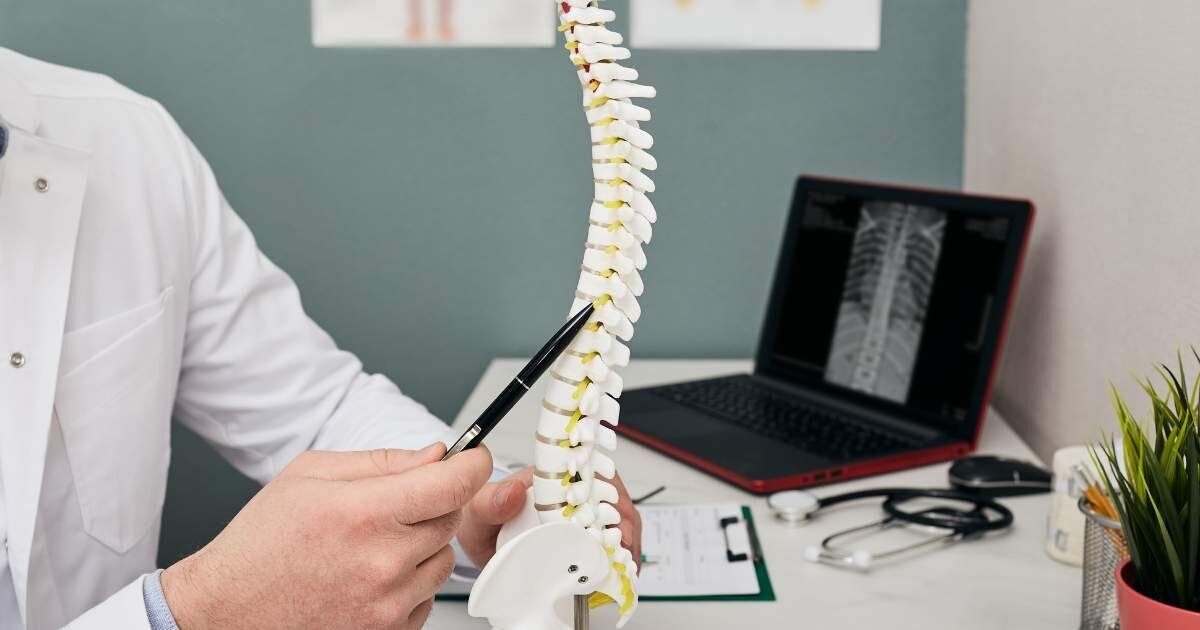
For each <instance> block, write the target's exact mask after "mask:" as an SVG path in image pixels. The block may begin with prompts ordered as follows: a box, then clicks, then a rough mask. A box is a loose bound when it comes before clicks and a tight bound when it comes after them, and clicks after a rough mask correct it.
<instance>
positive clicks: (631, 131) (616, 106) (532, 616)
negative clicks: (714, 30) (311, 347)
mask: <svg viewBox="0 0 1200 630" xmlns="http://www.w3.org/2000/svg"><path fill="white" fill-rule="evenodd" d="M558 5H559V13H560V15H559V18H560V22H561V25H562V26H561V27H560V30H561V31H562V32H563V34H564V35H565V36H566V42H567V50H568V51H569V53H570V59H571V62H572V63H574V64H575V65H576V66H577V67H578V73H579V81H580V84H581V85H582V86H583V106H584V110H585V113H586V115H587V120H588V124H589V125H590V127H591V141H592V149H591V151H592V176H593V180H594V184H595V194H594V196H593V200H592V203H591V209H590V211H589V223H590V226H589V227H588V237H587V247H586V249H585V251H584V255H583V264H582V265H581V272H580V274H579V284H578V285H577V286H576V288H575V301H574V303H573V304H572V305H571V313H577V312H578V311H579V310H580V309H583V308H585V307H586V306H587V304H588V303H592V304H594V305H595V306H596V310H595V313H594V314H593V315H592V317H591V319H590V321H589V323H588V325H587V327H586V328H585V329H584V330H583V331H582V332H581V333H580V334H579V336H578V337H577V338H576V339H575V340H574V342H573V343H572V345H571V347H570V349H569V350H568V351H567V352H566V353H564V354H563V356H562V357H561V358H560V359H559V360H558V361H557V362H556V363H555V364H554V366H553V367H552V368H551V371H550V376H551V378H550V379H549V384H548V386H547V387H546V393H545V397H544V398H543V400H542V408H541V415H540V417H539V419H538V429H537V436H536V441H535V445H534V448H535V453H534V476H533V493H532V495H533V496H532V501H531V503H532V506H531V508H530V509H531V510H532V511H533V512H535V513H536V516H534V515H533V514H531V513H528V512H527V513H526V514H525V515H523V516H522V517H521V518H519V519H517V520H516V521H514V522H512V523H510V524H509V525H506V526H505V528H504V530H503V531H502V532H501V535H500V539H499V540H498V541H497V542H498V544H499V549H498V550H497V552H496V556H495V557H494V558H493V559H492V561H491V562H489V563H488V565H487V566H486V567H485V568H484V570H483V572H482V573H481V575H480V577H479V580H478V581H477V582H476V584H475V588H474V589H473V590H472V592H471V600H470V603H469V605H468V612H470V613H471V614H472V615H476V616H484V617H487V618H488V620H489V621H491V623H492V624H493V626H495V627H496V628H501V629H503V630H518V629H519V630H558V629H560V628H569V623H568V621H567V620H566V619H564V617H563V614H562V609H561V608H559V607H558V606H559V604H560V603H561V602H563V601H564V599H565V598H568V597H571V596H575V595H583V596H589V597H588V600H589V604H590V605H591V606H592V607H596V606H600V605H603V604H607V603H615V604H616V605H617V607H618V610H619V611H620V621H619V622H618V626H620V625H624V623H625V622H626V621H628V620H629V618H630V616H631V615H632V614H633V611H634V608H635V607H636V606H637V588H636V587H637V565H636V563H635V561H636V559H635V558H633V557H632V555H631V554H630V552H629V550H628V549H625V548H623V547H622V546H621V532H620V529H618V524H619V523H620V521H621V515H620V514H619V513H618V512H617V509H616V507H615V505H616V503H617V489H616V488H615V487H614V486H613V484H612V483H611V480H612V479H613V477H614V475H616V466H615V465H614V463H613V460H612V457H611V456H610V454H611V453H612V452H613V450H614V449H615V448H616V445H617V436H616V433H614V432H613V429H612V428H611V427H613V426H616V424H617V416H618V414H619V412H620V405H618V404H617V401H616V397H617V396H620V395H621V388H622V381H621V376H620V374H618V373H617V371H616V369H615V368H618V367H623V366H625V365H627V364H628V363H629V348H627V347H626V346H625V344H623V343H622V340H623V341H628V340H629V338H630V337H632V336H633V324H634V322H636V321H637V320H638V318H639V316H640V315H641V309H640V307H639V306H638V302H637V296H639V295H641V294H642V288H643V287H642V279H641V276H640V275H639V274H638V271H639V270H641V269H644V268H645V266H646V257H645V255H644V254H643V253H642V245H644V244H646V243H649V242H650V233H651V224H653V223H654V221H655V219H656V215H655V212H654V206H653V205H652V204H651V203H650V200H649V199H648V198H647V197H646V193H648V192H653V191H654V182H653V181H652V180H651V179H650V178H649V177H647V176H646V175H644V174H643V173H642V171H643V170H654V169H655V168H656V167H657V164H656V162H655V160H654V158H653V157H652V156H651V155H650V154H649V153H647V152H646V151H647V150H648V149H649V148H650V147H651V145H652V144H653V143H654V139H653V138H652V137H651V136H650V134H648V133H646V132H645V131H642V130H641V129H640V128H639V123H641V122H644V121H647V120H649V119H650V112H649V111H648V110H646V109H644V108H642V107H638V106H637V105H634V104H633V103H632V101H631V99H633V98H640V97H652V96H654V88H651V87H647V86H643V85H638V84H636V83H633V81H636V80H637V78H638V73H637V71H636V70H633V69H630V68H626V67H624V66H622V65H621V64H619V63H618V61H621V60H624V59H628V58H629V56H630V55H629V50H628V49H626V48H621V47H620V46H619V44H621V42H622V38H621V36H620V35H619V34H617V33H614V32H612V31H610V30H608V29H607V28H606V27H605V25H606V24H608V23H609V22H611V21H612V20H613V19H615V14H614V13H613V12H612V11H608V10H604V9H600V8H599V7H598V6H597V5H598V2H596V1H589V0H567V1H565V2H560V3H558ZM539 522H540V524H538V523H539Z"/></svg>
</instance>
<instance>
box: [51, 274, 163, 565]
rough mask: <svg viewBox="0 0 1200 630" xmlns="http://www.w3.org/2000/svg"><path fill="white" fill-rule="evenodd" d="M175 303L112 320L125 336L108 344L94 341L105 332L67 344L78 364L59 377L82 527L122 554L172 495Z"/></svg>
mask: <svg viewBox="0 0 1200 630" xmlns="http://www.w3.org/2000/svg"><path fill="white" fill-rule="evenodd" d="M173 297H174V292H173V290H172V289H170V288H168V289H167V290H165V291H163V293H162V294H161V295H160V296H159V298H158V299H157V300H156V302H157V304H155V303H151V304H147V305H143V306H141V307H138V308H136V309H133V310H131V311H129V312H128V313H126V314H124V315H120V316H117V317H116V318H113V320H114V321H118V320H123V322H122V324H121V326H120V328H121V330H122V333H121V334H119V336H117V337H116V339H113V340H111V342H110V343H107V344H102V343H97V342H96V341H95V340H94V339H89V338H88V337H89V336H94V335H93V333H95V332H96V331H101V330H103V329H104V328H105V326H99V327H91V326H89V327H88V328H87V329H84V330H81V331H80V333H83V334H81V335H80V336H79V338H75V339H72V335H73V334H74V333H68V334H67V335H66V336H65V337H64V339H63V355H64V361H68V360H70V361H72V362H74V363H76V365H74V366H73V367H68V368H67V371H65V372H63V374H62V376H60V377H59V379H58V390H57V393H56V395H55V402H54V406H55V411H56V412H57V416H58V422H59V426H60V427H61V428H62V434H63V442H64V444H65V446H66V450H67V459H68V460H69V462H70V466H71V476H72V478H73V479H74V482H75V489H76V494H77V496H78V497H79V507H80V511H81V513H82V515H83V524H84V528H85V529H86V530H87V532H88V534H90V535H91V536H92V537H93V538H95V539H96V540H98V541H100V542H101V543H103V544H105V545H106V546H108V547H110V548H111V549H113V550H114V551H116V552H118V553H124V552H125V551H128V550H129V549H130V548H131V547H133V545H134V544H136V543H137V542H138V541H139V540H141V539H142V538H143V537H144V536H145V535H146V533H147V532H148V531H149V530H150V529H151V528H152V526H154V525H155V524H156V522H157V521H158V519H159V517H160V515H161V511H162V505H163V497H164V495H165V493H166V483H167V466H168V464H169V463H170V423H171V408H172V403H173V400H174V396H175V385H176V383H177V381H178V378H179V374H178V359H177V356H176V355H177V354H178V353H177V352H175V347H176V345H177V343H178V342H177V340H176V339H175V326H174V319H173V317H172V310H171V308H170V306H171V303H172V299H173ZM131 317H132V318H134V319H133V321H129V320H130V319H131ZM81 348H86V350H85V351H81V350H80V349H81ZM83 352H87V353H90V356H88V357H86V358H82V357H76V358H71V355H72V354H75V355H79V354H82V353H83ZM76 359H78V360H76Z"/></svg>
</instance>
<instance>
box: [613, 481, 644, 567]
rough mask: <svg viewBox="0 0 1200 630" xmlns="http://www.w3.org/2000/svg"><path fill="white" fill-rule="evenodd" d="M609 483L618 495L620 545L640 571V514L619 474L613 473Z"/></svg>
mask: <svg viewBox="0 0 1200 630" xmlns="http://www.w3.org/2000/svg"><path fill="white" fill-rule="evenodd" d="M610 483H612V484H613V486H614V487H616V489H617V496H619V497H620V500H619V501H617V505H616V508H617V512H618V513H619V514H620V515H621V522H620V524H619V525H618V526H619V527H620V528H621V545H622V546H624V547H625V548H626V549H628V550H629V552H630V553H631V554H632V555H633V561H634V562H636V563H637V566H638V571H641V568H642V515H641V514H638V511H637V506H635V505H634V504H633V499H632V498H630V496H629V490H627V489H626V488H625V482H623V481H621V475H613V478H612V479H611V480H610Z"/></svg>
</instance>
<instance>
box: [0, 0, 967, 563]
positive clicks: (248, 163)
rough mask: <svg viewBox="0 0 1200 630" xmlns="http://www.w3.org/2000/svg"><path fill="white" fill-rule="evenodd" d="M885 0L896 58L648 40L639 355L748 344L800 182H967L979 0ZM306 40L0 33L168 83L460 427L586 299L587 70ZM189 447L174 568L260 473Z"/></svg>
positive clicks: (291, 13)
mask: <svg viewBox="0 0 1200 630" xmlns="http://www.w3.org/2000/svg"><path fill="white" fill-rule="evenodd" d="M884 4H885V6H884V20H883V48H882V50H881V51H879V52H871V53H862V52H840V53H839V52H721V53H715V52H678V51H675V52H660V51H635V57H634V60H633V65H634V66H635V67H637V68H638V69H639V70H640V71H641V72H642V77H643V79H644V81H645V82H647V83H650V84H653V85H655V86H656V87H657V88H658V91H659V97H658V98H657V99H656V100H654V101H651V102H650V103H649V105H650V107H651V108H652V109H653V110H654V113H655V116H656V118H655V120H654V121H653V122H651V123H650V125H649V126H648V129H649V130H650V131H651V132H652V133H654V135H655V137H656V139H657V142H658V144H657V146H656V147H655V150H654V154H655V155H656V156H657V157H658V160H659V162H660V164H661V169H660V170H659V172H658V173H657V174H656V175H655V176H654V178H655V180H656V181H657V182H658V188H659V192H658V193H656V194H655V195H653V198H654V202H655V205H656V206H657V208H658V210H659V214H660V217H661V220H660V222H659V223H658V226H657V229H656V234H655V239H654V242H653V243H652V244H651V246H650V247H649V249H648V254H649V257H650V266H649V268H648V270H647V273H646V274H645V278H646V284H647V286H648V289H647V294H646V296H645V298H644V300H643V301H642V305H643V307H644V310H645V316H644V317H643V319H642V320H641V321H640V322H639V323H638V334H637V337H636V338H635V339H634V341H633V344H632V346H633V350H634V353H635V355H637V356H643V357H646V356H706V357H731V356H747V355H749V354H750V352H751V350H752V348H753V346H754V343H755V337H756V335H757V329H758V325H759V318H760V312H761V309H762V307H763V303H764V300H765V299H766V292H767V284H768V280H769V275H770V271H771V269H772V265H773V262H774V256H775V250H776V248H777V246H778V239H779V233H780V229H781V227H782V225H783V221H784V213H785V209H786V205H787V201H788V197H789V193H790V187H791V181H792V179H793V178H794V177H795V176H796V175H797V174H799V173H802V172H807V173H827V174H835V175H841V176H852V177H863V178H881V179H888V180H898V181H904V182H911V183H918V184H930V185H938V186H957V185H958V184H959V182H960V174H961V163H962V133H963V81H964V63H963V61H964V59H963V56H964V42H965V37H966V5H965V0H888V1H887V2H885V3H884ZM609 5H610V6H612V7H613V8H615V9H617V10H618V12H619V13H622V14H623V13H624V12H625V9H626V8H627V0H617V1H613V2H611V3H609ZM619 28H620V29H621V30H624V31H626V32H627V25H626V24H620V25H619ZM309 36H310V32H309V8H308V4H307V3H306V2H302V1H296V0H293V1H290V2H278V1H274V2H246V1H245V0H240V1H239V0H205V1H203V2H200V1H193V2H180V1H179V0H105V1H104V2H96V1H94V0H37V1H36V2H29V1H28V0H25V1H21V0H0V46H6V47H9V48H13V49H15V50H17V51H19V52H23V53H25V54H28V55H32V56H35V57H40V58H43V59H46V60H49V61H53V62H57V63H62V64H66V65H71V66H76V67H82V68H86V69H90V70H95V71H99V72H103V73H105V74H109V75H112V76H114V77H115V78H117V79H118V80H119V81H121V82H123V83H125V84H126V85H129V86H130V87H132V88H133V89H135V90H138V91H140V92H143V93H145V94H149V95H151V96H153V97H154V98H156V99H158V100H159V101H161V102H162V103H163V104H164V105H165V106H166V107H167V109H168V110H170V111H171V112H172V113H173V114H174V115H175V117H176V118H177V119H178V120H179V122H180V124H181V125H182V126H183V128H184V129H185V130H186V131H187V132H188V134H189V135H190V136H191V138H192V139H193V140H194V141H195V143H196V144H197V145H198V146H199V147H200V149H201V151H203V152H204V154H205V155H206V156H207V157H208V159H209V161H210V162H211V163H212V166H213V168H214V169H215V171H216V173H217V176H218V178H219V179H220V181H221V183H222V185H223V188H224V191H225V194H226V196H227V197H228V198H229V200H230V202H231V203H232V204H233V206H234V207H235V208H237V209H238V211H239V212H240V213H241V214H242V216H243V217H244V218H245V219H246V221H247V222H248V223H249V224H250V226H251V227H252V228H253V229H254V230H255V232H256V234H257V236H258V239H259V242H260V244H261V246H262V248H263V249H264V250H265V251H266V252H267V253H268V254H269V255H270V256H271V257H272V258H273V259H274V260H275V261H276V262H277V263H279V264H280V265H281V266H282V267H283V268H284V269H286V270H287V271H289V272H290V273H291V274H292V276H293V277H294V278H295V279H296V281H297V282H298V283H299V285H300V287H301V290H302V292H303V294H304V296H305V305H306V307H307V308H308V310H309V312H310V313H311V314H312V316H313V317H314V318H315V319H316V320H317V321H319V322H320V323H322V324H323V325H324V326H326V327H327V328H328V329H329V330H330V331H331V332H332V334H333V336H334V337H335V338H336V339H338V341H339V342H340V343H341V344H342V345H343V346H345V347H346V348H348V349H350V350H352V351H354V352H357V353H358V354H359V355H360V356H361V357H362V358H363V360H364V361H365V363H366V365H367V366H368V367H369V368H370V369H371V370H373V371H379V372H383V373H386V374H388V375H390V376H391V377H392V378H393V379H394V380H395V381H396V382H398V383H399V384H400V385H401V387H402V388H403V389H405V390H406V391H407V392H409V393H410V394H411V395H413V396H415V397H417V398H418V399H420V400H422V401H424V402H425V403H426V404H428V405H429V406H430V408H431V409H432V410H433V411H434V412H435V413H437V414H439V415H440V416H442V417H443V418H447V419H451V418H453V416H454V414H455V413H456V412H457V409H458V406H459V405H460V404H461V402H462V401H463V400H464V398H465V397H466V395H467V393H468V392H469V391H470V389H471V387H472V386H473V385H474V382H475V380H476V379H477V378H478V376H479V375H480V373H481V372H482V371H483V369H484V367H485V365H486V364H487V362H488V360H489V359H490V358H491V357H494V356H498V355H510V356H511V355H521V354H525V353H528V352H532V350H533V349H534V348H535V347H536V345H537V344H538V343H539V342H540V341H541V340H542V339H543V338H544V337H545V336H546V335H547V334H548V333H549V331H550V330H552V329H553V327H554V326H555V325H556V324H557V323H558V322H559V321H560V319H561V317H562V316H563V315H564V314H565V310H566V308H567V307H568V305H569V302H570V297H571V293H572V288H573V287H574V284H575V279H576V276H577V274H578V265H579V258H580V256H581V254H582V250H583V248H582V244H583V238H584V234H585V227H586V225H585V224H586V218H585V217H586V209H587V207H588V201H589V199H590V196H591V195H590V190H591V183H590V178H591V176H590V170H589V163H588V158H587V155H588V149H587V145H586V140H585V137H586V136H585V127H584V124H585V123H584V120H583V116H582V114H581V113H580V111H579V105H580V101H579V91H578V88H577V83H576V81H575V78H574V76H573V74H572V68H571V67H570V66H569V65H568V64H567V62H566V60H565V59H564V55H563V54H562V50H561V48H557V47H556V48H555V49H539V50H450V51H442V50H402V49H379V50H337V49H332V50H331V49H314V48H312V47H311V46H310V43H309V42H310V39H309ZM174 453H175V456H174V457H175V459H174V465H173V466H172V473H171V475H172V476H171V483H170V488H169V492H168V500H167V514H166V517H165V518H164V525H163V528H164V537H163V546H162V554H161V560H163V561H169V560H171V559H174V558H177V557H179V556H180V555H182V554H184V553H187V552H188V551H190V550H192V549H194V548H195V547H196V546H198V545H200V544H202V543H203V541H205V540H206V539H208V538H209V537H211V536H212V534H213V533H215V531H217V530H218V529H219V527H220V526H221V525H222V524H223V523H224V522H225V521H227V520H228V518H230V517H231V515H232V514H233V512H234V511H236V506H237V505H239V504H240V503H241V502H242V501H244V500H245V498H246V497H248V496H249V495H250V493H252V492H253V490H254V486H253V485H252V484H251V483H249V482H248V481H246V480H245V479H242V478H240V477H239V476H238V475H237V474H236V473H233V472H232V471H230V470H229V469H228V468H227V467H226V466H224V465H223V464H221V463H220V462H219V461H218V460H216V458H215V456H214V455H213V454H212V452H211V451H210V450H209V449H208V448H207V447H206V446H205V445H204V444H202V443H200V442H199V440H197V439H196V438H195V437H194V436H192V435H191V434H188V433H187V432H185V431H177V432H176V436H175V440H174Z"/></svg>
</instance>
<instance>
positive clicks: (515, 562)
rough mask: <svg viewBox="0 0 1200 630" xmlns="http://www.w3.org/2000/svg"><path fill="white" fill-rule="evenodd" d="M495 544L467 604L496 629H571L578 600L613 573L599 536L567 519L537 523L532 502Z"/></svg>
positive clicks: (471, 612)
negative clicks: (495, 548)
mask: <svg viewBox="0 0 1200 630" xmlns="http://www.w3.org/2000/svg"><path fill="white" fill-rule="evenodd" d="M531 501H532V500H531ZM497 544H498V545H499V548H498V549H497V550H496V555H495V556H493V557H492V559H491V561H490V562H488V563H487V566H485V567H484V568H483V572H482V573H480V574H479V579H477V580H476V581H475V586H474V587H473V588H472V589H471V597H470V599H469V600H468V601H467V613H468V614H470V615H471V616H473V617H484V618H486V619H487V620H488V623H490V624H492V627H493V628H495V630H572V628H573V627H574V597H575V596H576V595H589V594H591V593H592V592H594V591H595V590H596V585H597V584H601V583H603V582H604V580H605V578H606V577H608V574H609V572H610V571H612V568H611V563H610V561H609V559H608V554H607V553H605V551H604V546H603V545H601V544H600V543H599V542H597V541H596V539H595V538H593V537H592V536H591V535H590V534H588V533H587V532H586V531H585V530H584V529H583V528H581V527H578V526H577V525H574V524H573V523H570V522H567V521H563V522H560V523H546V524H544V525H542V524H539V521H538V518H537V514H536V512H534V510H533V504H532V502H531V503H530V504H529V505H528V506H527V509H526V510H525V512H524V513H523V514H522V515H521V517H518V518H517V519H516V520H514V521H513V522H511V523H509V524H508V525H505V526H504V529H502V530H501V533H500V537H499V538H498V539H497Z"/></svg>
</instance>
